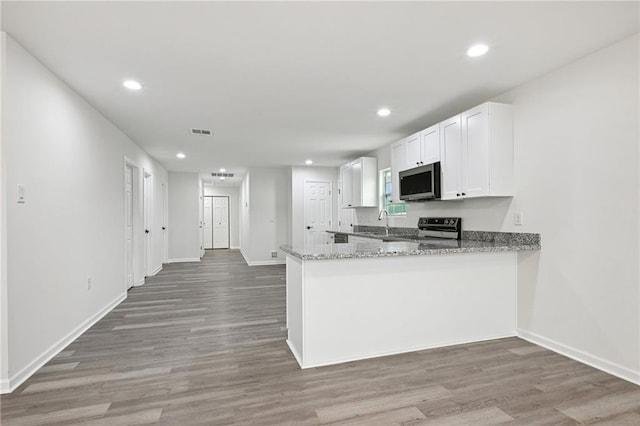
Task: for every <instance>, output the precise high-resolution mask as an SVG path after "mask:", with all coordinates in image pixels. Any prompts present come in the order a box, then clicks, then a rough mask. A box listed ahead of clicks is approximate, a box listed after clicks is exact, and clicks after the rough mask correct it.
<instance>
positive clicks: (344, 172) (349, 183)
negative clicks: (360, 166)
mask: <svg viewBox="0 0 640 426" xmlns="http://www.w3.org/2000/svg"><path fill="white" fill-rule="evenodd" d="M352 187H353V179H352V176H351V164H350V163H349V164H345V165H344V166H342V167H340V195H341V202H342V208H347V207H351V205H352V204H353V201H352V199H353V197H352Z"/></svg>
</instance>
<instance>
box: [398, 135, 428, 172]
mask: <svg viewBox="0 0 640 426" xmlns="http://www.w3.org/2000/svg"><path fill="white" fill-rule="evenodd" d="M404 142H405V144H406V145H407V151H406V154H407V159H406V162H405V164H406V166H407V168H406V169H405V170H407V169H412V168H414V167H418V166H420V165H421V164H420V160H421V158H422V154H421V151H422V148H421V147H420V132H418V133H414V134H413V135H411V136H409V137H407V138H405V139H404ZM398 171H399V172H401V171H402V170H398Z"/></svg>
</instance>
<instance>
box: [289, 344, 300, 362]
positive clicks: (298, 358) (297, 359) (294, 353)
mask: <svg viewBox="0 0 640 426" xmlns="http://www.w3.org/2000/svg"><path fill="white" fill-rule="evenodd" d="M287 346H289V350H290V351H291V353H292V354H293V357H294V358H295V359H296V361H297V362H298V365H302V357H301V356H300V354H299V353H298V351H297V350H296V348H294V347H293V345H292V344H291V341H289V339H287Z"/></svg>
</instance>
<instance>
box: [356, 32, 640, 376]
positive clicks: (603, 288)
mask: <svg viewBox="0 0 640 426" xmlns="http://www.w3.org/2000/svg"><path fill="white" fill-rule="evenodd" d="M638 51H639V42H638V36H634V37H632V38H629V39H626V40H623V41H621V42H619V43H617V44H615V45H613V46H611V47H609V48H606V49H604V50H601V51H599V52H596V53H594V54H592V55H590V56H587V57H585V58H583V59H581V60H579V61H576V62H574V63H572V64H570V65H567V66H565V67H563V68H561V69H558V70H556V71H554V72H551V73H549V74H547V75H545V76H543V77H540V78H538V79H536V80H533V81H531V82H529V83H526V84H524V85H522V86H520V87H518V88H516V89H514V90H511V91H509V92H507V93H505V94H503V95H501V96H499V97H498V98H497V99H495V100H497V101H500V102H506V103H511V104H513V107H514V137H515V173H516V175H515V179H516V186H517V195H516V196H515V197H513V199H510V198H506V199H478V200H466V201H462V202H455V201H447V202H428V203H420V204H409V205H408V215H407V218H405V219H398V218H393V219H392V224H393V225H394V226H416V222H417V219H418V217H420V216H436V215H455V216H461V217H463V219H464V228H465V229H473V230H488V231H496V230H500V231H519V232H539V233H541V234H542V250H541V251H540V252H539V253H528V254H527V253H521V254H520V255H519V264H518V269H519V302H518V327H519V328H520V330H521V333H522V335H523V336H524V337H527V338H529V339H531V340H534V341H536V342H538V343H541V344H544V345H546V346H549V347H552V348H554V349H555V350H558V351H562V352H564V353H566V354H568V355H571V356H573V357H576V358H578V359H580V360H582V361H585V362H588V363H591V364H592V365H595V366H597V367H599V368H602V369H606V370H608V371H611V372H613V373H615V374H618V375H620V376H623V377H626V378H628V379H630V380H635V381H636V382H640V294H639V293H640V292H639V283H640V275H639V272H638V259H639V258H640V250H639V247H638V244H639V240H638V233H639V219H640V215H639V194H638V188H639V176H638V166H639V149H638V146H639V142H638V141H639V140H640V132H639V128H638V127H639V116H640V108H639V106H638V93H639V84H638V78H639V69H638V60H639V54H638ZM429 124H430V123H425V127H427V125H429ZM388 152H389V148H388V147H384V148H383V149H382V150H381V151H380V152H379V153H380V154H381V155H380V156H379V165H380V168H384V167H386V166H388V164H389V160H388V158H389V153H388ZM515 212H523V214H524V225H523V226H515V225H514V224H513V214H514V213H515ZM376 214H377V211H375V210H374V211H358V216H359V223H362V224H371V225H377V224H378V222H377V220H376V216H375V215H376Z"/></svg>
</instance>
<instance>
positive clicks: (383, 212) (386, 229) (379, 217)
mask: <svg viewBox="0 0 640 426" xmlns="http://www.w3.org/2000/svg"><path fill="white" fill-rule="evenodd" d="M383 214H385V215H386V216H387V224H386V225H385V232H384V234H385V235H386V236H387V237H388V236H389V212H388V211H387V210H386V209H382V210H380V214H379V215H378V220H382V215H383Z"/></svg>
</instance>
